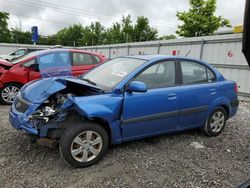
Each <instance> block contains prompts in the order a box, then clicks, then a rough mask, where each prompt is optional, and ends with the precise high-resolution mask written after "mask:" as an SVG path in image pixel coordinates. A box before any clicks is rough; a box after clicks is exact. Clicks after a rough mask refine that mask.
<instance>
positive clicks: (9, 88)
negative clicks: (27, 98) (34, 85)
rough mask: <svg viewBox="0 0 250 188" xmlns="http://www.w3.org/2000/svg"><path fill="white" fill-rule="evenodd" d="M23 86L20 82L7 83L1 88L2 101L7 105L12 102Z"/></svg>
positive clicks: (0, 97) (0, 99)
mask: <svg viewBox="0 0 250 188" xmlns="http://www.w3.org/2000/svg"><path fill="white" fill-rule="evenodd" d="M21 87H22V86H21V85H19V84H6V85H5V86H4V87H3V88H2V89H1V90H0V102H1V103H3V104H7V105H10V104H12V103H13V101H14V99H15V98H16V95H17V94H18V92H19V90H20V88H21Z"/></svg>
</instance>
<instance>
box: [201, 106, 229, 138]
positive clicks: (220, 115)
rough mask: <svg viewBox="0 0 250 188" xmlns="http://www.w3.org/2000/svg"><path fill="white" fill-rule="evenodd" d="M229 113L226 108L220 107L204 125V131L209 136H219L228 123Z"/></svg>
mask: <svg viewBox="0 0 250 188" xmlns="http://www.w3.org/2000/svg"><path fill="white" fill-rule="evenodd" d="M226 120H227V113H226V111H225V109H224V108H222V107H218V108H217V109H215V110H214V111H213V112H212V113H211V114H210V116H209V118H208V120H207V122H206V124H205V125H204V127H203V129H202V130H203V132H204V133H205V134H207V135H208V136H218V135H219V134H220V133H221V132H222V130H223V129H224V127H225V125H226Z"/></svg>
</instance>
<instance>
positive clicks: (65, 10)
mask: <svg viewBox="0 0 250 188" xmlns="http://www.w3.org/2000/svg"><path fill="white" fill-rule="evenodd" d="M6 1H8V2H10V3H16V4H21V5H26V6H31V7H34V8H39V9H46V7H47V8H50V9H56V10H57V12H59V13H63V14H70V15H76V16H80V17H86V15H89V16H93V17H95V18H99V19H103V20H108V21H110V18H116V19H118V17H115V16H113V17H112V16H107V15H103V14H96V13H91V12H90V11H87V12H84V11H85V10H83V9H78V8H72V7H67V6H64V7H65V8H63V7H58V6H55V5H56V4H54V3H48V2H46V3H47V4H46V7H44V6H45V5H43V4H41V3H45V2H39V3H40V5H38V4H39V3H38V4H36V5H34V4H32V2H30V1H27V0H22V2H16V1H13V0H6ZM48 4H50V5H48ZM79 11H80V12H81V13H79ZM82 12H84V13H82ZM151 22H153V23H156V24H157V25H160V26H162V27H166V28H169V27H172V26H174V25H175V24H168V25H167V24H163V23H159V22H154V21H151Z"/></svg>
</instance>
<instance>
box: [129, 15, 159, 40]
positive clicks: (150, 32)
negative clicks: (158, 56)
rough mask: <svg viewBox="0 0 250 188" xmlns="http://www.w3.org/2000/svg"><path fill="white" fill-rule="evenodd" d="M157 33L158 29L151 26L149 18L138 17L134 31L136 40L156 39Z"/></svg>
mask: <svg viewBox="0 0 250 188" xmlns="http://www.w3.org/2000/svg"><path fill="white" fill-rule="evenodd" d="M157 34H158V31H157V30H156V29H154V28H152V27H150V25H149V20H148V18H145V17H143V16H140V17H137V20H136V24H135V26H134V31H133V36H134V41H150V40H156V39H157Z"/></svg>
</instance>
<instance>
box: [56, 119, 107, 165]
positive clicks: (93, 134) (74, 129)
mask: <svg viewBox="0 0 250 188" xmlns="http://www.w3.org/2000/svg"><path fill="white" fill-rule="evenodd" d="M108 146H109V137H108V134H107V132H106V130H105V129H104V128H103V127H101V126H100V125H99V124H96V123H94V122H90V121H83V122H79V123H77V124H76V125H74V126H71V127H68V128H67V129H65V131H64V132H63V134H62V136H61V138H60V142H59V152H60V154H61V157H62V158H63V159H64V161H65V162H66V163H68V164H69V165H71V166H73V167H75V168H83V167H88V166H91V165H93V164H95V163H96V162H97V161H99V160H100V159H101V158H102V157H103V156H104V154H105V153H106V151H107V149H108Z"/></svg>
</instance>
